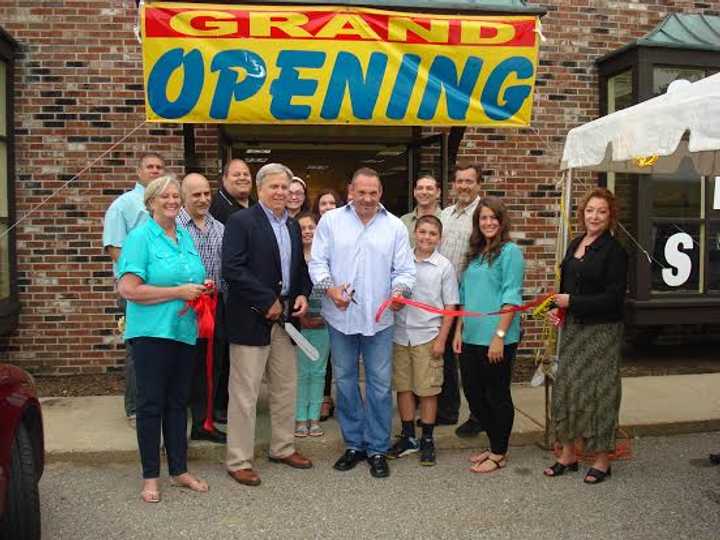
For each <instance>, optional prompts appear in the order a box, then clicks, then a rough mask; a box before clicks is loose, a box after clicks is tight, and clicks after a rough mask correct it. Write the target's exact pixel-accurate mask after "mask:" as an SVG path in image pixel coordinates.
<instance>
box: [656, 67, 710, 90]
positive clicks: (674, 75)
mask: <svg viewBox="0 0 720 540" xmlns="http://www.w3.org/2000/svg"><path fill="white" fill-rule="evenodd" d="M708 75H710V73H708V72H707V70H705V69H702V68H689V67H678V66H655V67H654V68H653V96H659V95H660V94H664V93H665V92H667V89H668V86H670V83H672V82H673V81H676V80H678V79H685V80H686V81H690V82H695V81H699V80H700V79H704V78H705V77H707V76H708Z"/></svg>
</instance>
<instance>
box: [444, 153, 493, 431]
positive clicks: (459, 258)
mask: <svg viewBox="0 0 720 540" xmlns="http://www.w3.org/2000/svg"><path fill="white" fill-rule="evenodd" d="M481 181H482V174H481V170H480V166H479V165H476V164H462V163H461V164H458V165H457V167H456V168H455V178H454V180H453V192H454V194H455V204H454V205H452V206H448V207H447V208H445V209H444V210H443V211H442V214H441V215H440V221H442V224H443V238H442V243H441V244H440V249H439V250H438V251H440V253H441V254H442V255H444V256H445V257H447V258H448V259H449V260H450V262H451V263H452V264H453V267H454V268H455V273H456V274H457V277H458V280H459V279H460V277H461V276H462V273H463V271H464V270H465V265H466V263H467V261H466V260H465V259H466V256H467V251H468V248H469V247H470V234H471V233H472V217H473V214H474V212H475V209H476V208H477V204H478V202H479V201H480V197H479V195H480V182H481ZM454 331H455V328H454V325H453V328H452V329H451V330H450V332H451V335H452V333H453V332H454ZM450 341H452V340H450ZM443 376H444V379H443V388H442V393H441V394H440V397H439V398H438V413H437V423H438V424H439V425H452V424H457V422H458V416H459V414H460V389H459V384H458V382H459V381H458V379H459V376H458V361H457V357H456V356H455V353H454V352H453V351H452V343H448V346H447V348H446V349H445V364H444V372H443ZM480 431H481V430H480V427H479V426H478V425H477V422H475V421H473V419H472V418H471V419H470V420H468V422H465V423H464V424H463V425H461V426H460V427H459V428H458V429H457V430H456V433H457V434H458V435H459V436H461V437H466V436H474V435H477V434H478V433H480Z"/></svg>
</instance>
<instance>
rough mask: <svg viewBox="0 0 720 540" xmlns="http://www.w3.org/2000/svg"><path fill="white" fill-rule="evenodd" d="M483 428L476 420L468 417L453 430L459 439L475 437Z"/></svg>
mask: <svg viewBox="0 0 720 540" xmlns="http://www.w3.org/2000/svg"><path fill="white" fill-rule="evenodd" d="M482 431H483V428H482V426H481V425H480V423H479V422H478V421H477V420H474V419H472V418H468V419H467V421H466V422H465V423H464V424H462V425H460V426H459V427H458V428H457V429H456V430H455V435H457V436H458V437H460V438H461V439H469V438H472V437H477V436H478V435H480V433H482Z"/></svg>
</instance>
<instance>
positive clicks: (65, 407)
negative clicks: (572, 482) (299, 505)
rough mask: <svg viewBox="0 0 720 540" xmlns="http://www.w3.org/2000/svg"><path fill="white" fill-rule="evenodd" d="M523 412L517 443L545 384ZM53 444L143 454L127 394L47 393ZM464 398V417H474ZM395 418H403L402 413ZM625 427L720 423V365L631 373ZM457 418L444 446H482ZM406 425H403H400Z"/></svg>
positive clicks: (537, 424) (521, 396)
mask: <svg viewBox="0 0 720 540" xmlns="http://www.w3.org/2000/svg"><path fill="white" fill-rule="evenodd" d="M512 392H513V399H514V401H515V408H516V415H515V424H514V426H513V433H512V438H511V441H510V443H511V445H513V446H522V445H528V444H535V443H541V442H542V441H543V436H544V426H545V400H544V389H543V388H532V387H530V386H528V385H525V384H516V385H513V389H512ZM263 401H264V400H261V404H260V406H259V409H258V411H259V412H258V422H257V428H256V452H258V453H259V452H262V451H264V450H265V449H267V446H268V443H269V434H270V421H269V415H268V413H267V407H266V406H265V405H264V403H263ZM42 403H43V418H44V424H45V448H46V452H47V459H48V460H49V461H83V462H104V463H107V462H113V461H115V462H118V461H132V460H137V459H138V457H137V456H138V454H137V440H136V437H135V431H134V430H133V429H131V428H130V426H129V425H128V423H127V421H126V419H125V416H124V409H123V401H122V396H91V397H78V398H66V397H49V398H44V399H43V400H42ZM467 416H468V414H467V404H466V403H465V402H463V410H462V411H461V413H460V418H461V421H464V420H465V419H466V418H467ZM395 423H396V424H398V423H399V422H398V419H397V415H395ZM620 425H621V428H622V429H623V430H624V431H625V432H626V433H628V434H629V435H631V436H634V437H636V436H642V435H662V434H676V433H691V432H697V431H718V430H720V373H708V374H701V375H668V376H660V377H630V378H625V379H623V399H622V407H621V410H620ZM322 426H323V428H324V430H325V436H324V437H318V438H313V439H310V438H307V439H301V440H299V441H298V448H299V449H300V450H301V451H304V452H307V453H308V454H309V455H311V456H312V455H313V454H314V453H315V452H316V451H317V450H319V449H322V448H325V449H329V450H336V451H337V452H338V453H339V452H340V451H342V449H343V444H342V438H341V436H340V430H339V428H338V425H337V422H336V421H335V420H334V419H330V420H328V421H327V422H325V423H323V424H322ZM455 427H456V426H440V427H438V428H436V430H435V434H436V444H437V447H438V448H439V449H457V448H478V447H482V446H483V445H487V441H486V439H485V436H484V435H483V436H481V437H477V438H473V439H460V438H458V437H457V436H455V433H454V432H455ZM394 432H399V427H398V426H397V425H396V426H395V431H394ZM224 455H225V447H224V446H223V445H216V444H212V443H205V442H201V443H198V442H194V441H191V443H190V458H191V459H206V460H212V461H218V462H222V461H223V459H224Z"/></svg>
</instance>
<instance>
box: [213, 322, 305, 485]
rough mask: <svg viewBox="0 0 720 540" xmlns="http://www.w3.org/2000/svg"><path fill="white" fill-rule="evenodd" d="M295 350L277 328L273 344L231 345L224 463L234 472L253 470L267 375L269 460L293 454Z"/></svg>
mask: <svg viewBox="0 0 720 540" xmlns="http://www.w3.org/2000/svg"><path fill="white" fill-rule="evenodd" d="M296 356H297V354H296V352H295V347H294V346H293V345H292V342H291V341H290V338H289V337H288V335H287V333H286V332H285V330H283V329H282V328H280V326H278V325H277V324H275V325H273V327H272V332H271V334H270V345H268V346H266V347H250V346H246V345H234V344H232V343H231V344H230V380H229V386H228V394H229V402H228V423H227V457H226V465H227V469H228V470H230V471H235V470H238V469H250V468H252V459H253V455H254V452H255V417H256V409H257V400H258V395H259V393H260V383H261V382H262V380H263V375H267V382H268V390H269V396H270V423H271V429H272V434H271V438H270V456H272V457H277V458H284V457H287V456H289V455H291V454H292V453H293V452H295V435H294V434H295V392H296V386H297V368H296V362H297V360H296Z"/></svg>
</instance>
